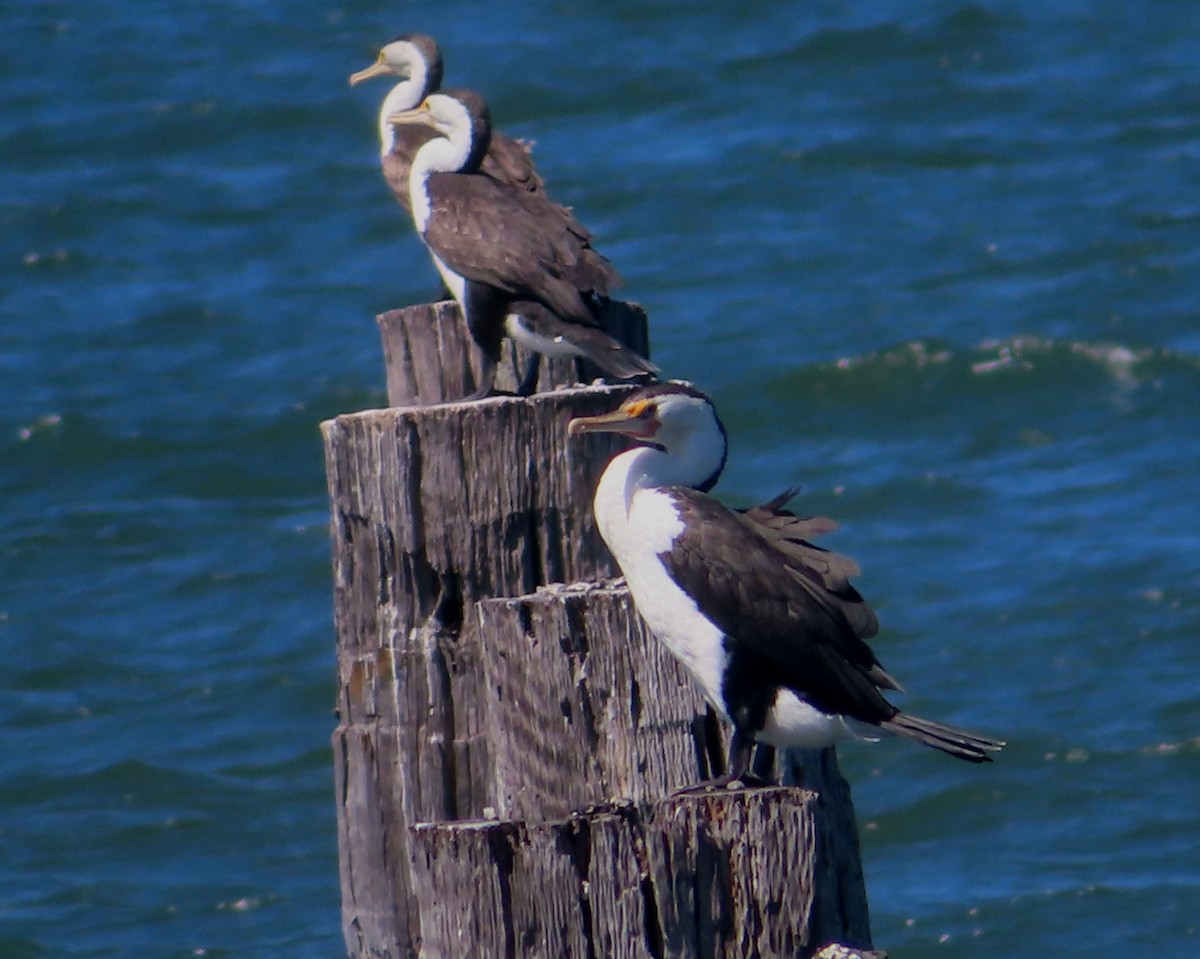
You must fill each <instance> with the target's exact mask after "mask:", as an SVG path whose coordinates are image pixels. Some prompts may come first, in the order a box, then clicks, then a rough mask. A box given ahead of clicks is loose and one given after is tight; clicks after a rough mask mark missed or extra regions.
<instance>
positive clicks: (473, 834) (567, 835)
mask: <svg viewBox="0 0 1200 959" xmlns="http://www.w3.org/2000/svg"><path fill="white" fill-rule="evenodd" d="M639 841H640V840H639V826H638V823H637V821H636V819H634V818H632V817H631V816H629V815H624V816H623V815H619V814H614V813H599V814H587V815H578V816H573V817H570V818H568V819H566V820H562V821H558V822H541V823H528V824H526V823H518V822H511V821H507V822H488V821H483V822H479V821H476V822H459V823H437V824H427V825H418V826H415V827H413V830H412V845H411V848H412V874H413V878H414V882H415V885H416V888H417V889H418V890H419V891H418V901H419V906H420V915H421V951H420V955H421V956H422V957H423V959H434V957H438V959H453V957H463V959H466V957H476V956H489V957H490V956H496V957H514V959H515V957H521V959H526V957H527V959H566V957H579V959H589V957H594V956H606V957H613V959H652V957H653V956H654V953H653V952H651V951H650V950H649V949H648V947H647V945H646V938H645V930H646V909H647V904H648V900H647V898H646V894H645V889H644V888H643V870H642V869H641V867H640V859H639V849H640V847H639V845H638V843H639ZM463 890H470V893H469V894H468V895H464V894H463ZM651 911H652V909H651Z"/></svg>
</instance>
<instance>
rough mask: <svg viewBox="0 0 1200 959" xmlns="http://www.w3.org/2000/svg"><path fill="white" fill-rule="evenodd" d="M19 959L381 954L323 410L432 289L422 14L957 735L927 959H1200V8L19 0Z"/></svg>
mask: <svg viewBox="0 0 1200 959" xmlns="http://www.w3.org/2000/svg"><path fill="white" fill-rule="evenodd" d="M0 24H2V25H3V29H2V30H0V64H2V65H3V66H2V67H0V264H2V273H0V276H2V277H3V282H2V284H0V399H2V400H3V402H2V403H0V496H2V502H3V507H4V508H3V509H2V510H0V656H2V657H3V664H2V669H0V683H2V686H0V689H2V693H0V846H2V847H3V856H2V857H0V863H2V864H0V956H3V957H6V959H7V957H12V959H29V957H100V956H105V957H107V956H130V957H133V956H136V957H139V959H150V957H183V956H198V955H207V956H268V955H271V956H279V955H287V956H290V957H313V959H316V957H321V959H331V957H334V956H337V955H340V954H342V952H343V946H342V942H341V933H340V925H339V918H338V909H339V894H338V880H337V859H336V840H335V834H334V812H333V811H334V803H333V787H332V763H331V757H330V752H329V748H328V741H329V740H328V737H329V733H330V731H331V730H332V728H333V725H334V719H333V716H332V714H331V707H332V703H333V676H334V660H333V634H332V624H331V622H330V606H331V602H330V592H331V586H330V578H329V546H328V540H327V529H326V520H327V512H326V498H325V489H324V476H323V468H322V461H321V446H320V441H319V437H318V433H317V429H316V425H317V423H318V422H319V421H320V420H321V419H323V418H326V417H328V416H331V415H333V414H336V413H339V412H346V411H351V410H355V409H362V408H366V407H371V406H379V405H382V404H383V402H384V393H383V374H382V364H381V358H380V350H379V344H378V337H377V332H376V328H375V324H374V320H373V316H374V314H375V313H377V312H379V311H380V310H383V309H387V308H391V307H394V306H398V305H402V304H405V303H411V302H420V301H424V300H426V299H428V298H429V296H430V295H431V294H432V292H433V290H434V289H435V286H436V284H435V275H434V273H433V271H432V269H431V267H430V266H429V264H428V261H427V259H426V258H425V256H424V254H423V251H422V250H421V248H420V246H419V244H418V242H417V241H416V240H415V239H414V237H413V236H412V233H411V229H410V228H409V227H407V226H406V225H405V223H404V222H403V221H402V220H401V218H400V215H399V214H398V212H397V209H396V207H395V205H394V203H393V202H392V200H391V198H390V196H389V195H388V193H387V190H386V188H385V187H384V186H383V184H382V182H381V180H380V178H379V176H378V171H377V166H376V160H375V152H376V145H375V118H374V115H375V112H376V109H377V106H378V103H379V100H380V99H381V97H382V95H383V93H384V90H385V89H386V85H381V86H372V85H366V86H364V87H357V88H354V89H349V88H348V87H347V86H346V82H345V81H346V77H347V75H348V74H349V73H350V72H352V71H353V70H356V69H358V68H360V67H362V66H364V65H365V64H366V63H368V62H369V61H370V59H371V58H372V57H373V56H374V52H375V50H376V49H377V47H378V46H379V45H380V44H381V43H382V42H383V41H385V40H387V39H389V38H390V37H391V36H393V35H395V34H397V33H399V32H402V31H407V30H426V31H428V32H431V33H433V34H435V35H436V36H437V37H438V38H439V40H440V41H441V42H442V44H443V46H444V50H445V55H446V59H447V77H448V80H450V81H452V82H453V83H455V84H460V85H470V86H475V87H477V88H479V89H481V90H483V91H484V92H485V93H486V94H487V95H488V96H489V98H490V100H491V103H492V109H493V115H494V117H495V118H496V119H497V121H498V123H499V124H500V125H502V126H503V127H504V128H505V129H506V130H507V131H508V132H510V133H512V134H514V135H518V136H524V137H528V138H531V139H534V140H536V141H537V147H536V156H537V159H538V163H539V165H540V168H541V170H542V172H543V174H544V175H545V177H546V179H547V181H548V182H549V183H550V184H551V185H552V187H553V190H554V193H555V195H556V196H557V197H559V198H561V199H562V200H563V201H565V202H568V203H571V204H572V205H573V206H574V207H575V208H576V211H577V212H578V214H579V216H580V218H581V219H582V220H583V221H584V222H585V223H587V224H588V225H589V227H590V228H591V229H592V231H593V232H594V234H595V235H596V242H597V245H598V246H599V248H600V249H602V250H603V251H604V252H606V253H607V254H608V255H609V256H610V257H611V259H612V260H613V261H614V263H615V264H616V265H617V267H618V268H619V269H620V270H621V271H622V272H623V274H624V275H625V277H626V280H627V281H628V289H627V293H628V296H629V297H630V298H631V299H635V300H638V301H640V302H641V303H643V304H645V306H646V307H647V309H648V310H649V312H650V316H651V323H652V335H653V339H654V346H655V357H656V359H657V360H658V362H659V363H660V364H661V365H662V367H663V368H664V369H665V370H666V371H667V372H669V373H670V374H672V375H676V376H686V377H689V378H692V379H694V380H695V381H696V382H697V383H698V384H699V385H700V386H702V387H704V388H705V389H707V390H709V391H710V392H711V393H712V394H713V395H714V396H715V397H716V399H717V401H718V402H719V404H720V406H721V409H722V411H723V413H724V415H725V417H726V421H727V425H728V426H729V429H730V432H731V435H732V439H733V451H732V460H731V467H730V470H729V472H728V473H727V476H726V478H725V480H724V481H723V483H722V487H721V489H722V490H723V492H724V495H725V496H726V497H727V498H728V499H729V500H730V501H732V502H738V503H745V502H748V501H750V500H751V499H754V498H765V497H766V496H769V495H771V494H773V493H775V492H777V491H778V490H779V489H781V488H783V487H784V486H787V485H789V484H792V483H801V484H803V485H804V487H805V491H806V493H805V498H804V500H802V502H803V503H804V504H805V506H806V508H810V509H811V510H812V511H819V512H823V513H827V514H829V515H833V516H835V517H837V518H838V519H839V520H840V521H841V522H842V529H841V530H840V531H839V532H838V533H837V534H835V535H834V537H832V538H831V540H830V542H831V543H832V544H833V545H834V546H836V547H837V548H840V549H843V550H845V551H846V552H849V553H851V554H852V555H854V556H855V557H856V558H857V559H858V560H859V562H860V563H861V565H862V566H863V575H862V576H861V577H860V579H859V585H860V587H861V588H862V589H863V591H864V592H865V593H866V594H867V596H868V597H869V598H870V599H871V600H872V601H873V602H874V603H875V605H876V606H877V608H878V609H879V612H880V615H881V618H882V620H883V623H884V632H883V634H882V635H881V636H880V638H879V640H878V644H877V650H878V652H879V654H880V656H881V658H882V659H883V661H884V662H885V663H886V664H887V666H888V668H889V669H890V670H891V671H892V672H894V673H895V674H896V675H897V676H899V677H901V678H902V679H903V680H904V681H905V683H906V685H907V686H908V687H909V688H910V690H911V691H912V694H911V695H910V696H909V697H908V700H907V702H908V703H909V704H911V706H912V708H913V709H914V710H916V711H920V712H924V713H928V714H931V715H935V716H938V717H939V718H943V719H945V720H948V721H953V722H956V723H959V724H962V725H966V726H970V727H977V728H979V729H981V730H985V731H987V732H992V733H996V734H998V735H1002V736H1004V737H1006V738H1007V739H1008V740H1009V741H1010V746H1009V748H1008V749H1007V750H1006V751H1005V753H1004V754H1003V755H1002V757H1001V758H1000V761H999V762H997V763H996V765H994V766H992V767H988V768H984V769H977V768H972V767H967V766H965V765H962V764H956V763H951V762H948V761H946V760H945V759H944V757H941V756H939V755H936V754H934V753H932V752H931V751H925V750H918V749H916V748H914V747H912V746H908V745H905V744H902V743H885V744H881V745H879V746H874V747H871V746H855V745H851V746H847V747H844V748H843V750H842V762H843V766H844V768H845V769H846V772H847V775H848V777H849V778H850V780H851V782H852V784H853V786H854V789H855V800H856V803H857V808H858V813H859V817H860V821H861V823H862V827H863V839H864V857H865V865H866V870H867V880H868V890H869V893H870V899H871V904H872V910H873V925H874V930H875V937H876V940H877V943H878V944H879V945H880V946H882V947H884V948H886V949H888V950H889V951H890V952H891V954H892V955H893V956H894V957H898V959H918V957H926V956H930V955H940V956H947V957H957V956H963V957H981V959H983V957H995V959H1001V957H1003V959H1011V957H1012V956H1020V955H1030V956H1033V955H1043V954H1047V955H1088V956H1095V957H1112V959H1117V957H1122V959H1125V957H1129V956H1158V955H1170V956H1184V955H1190V954H1193V953H1195V952H1196V951H1197V949H1200V935H1198V933H1197V927H1198V924H1200V802H1198V801H1197V796H1200V686H1198V683H1197V679H1196V677H1197V674H1198V673H1200V644H1198V642H1197V640H1198V638H1200V635H1198V634H1200V507H1198V506H1197V498H1198V496H1197V493H1198V480H1197V477H1198V476H1200V322H1198V320H1200V279H1198V274H1200V86H1198V85H1197V83H1196V62H1197V58H1196V50H1197V46H1196V42H1197V37H1198V36H1200V7H1198V6H1196V5H1194V4H1184V3H1171V2H1166V0H1148V2H1145V3H1141V4H1121V3H1116V2H1102V3H1094V4H1075V3H1065V2H1054V0H1050V2H1040V3H1033V2H1030V0H1023V2H1016V0H1014V2H998V0H984V2H979V3H961V2H940V3H939V2H934V3H926V4H920V5H918V4H903V3H897V2H882V3H859V4H848V3H839V2H821V0H818V2H815V3H814V2H806V3H800V2H795V3H792V2H776V3H747V4H732V3H703V2H692V3H682V2H677V3H657V4H656V3H647V2H637V3H632V2H618V3H609V4H592V5H588V4H571V3H556V4H548V3H540V4H517V3H511V2H498V0H492V2H488V3H468V2H445V3H440V4H436V5H434V4H428V5H420V6H417V5H411V6H409V5H405V6H400V5H396V4H389V5H383V4H374V3H359V4H351V5H342V6H320V5H311V4H309V5H302V4H299V3H295V2H291V3H258V4H252V3H240V2H232V0H208V2H200V3H193V4H174V3H165V2H161V0H144V2H142V3H139V4H125V3H117V2H113V0H97V2H95V3H92V4H89V5H87V6H86V8H85V7H84V6H81V5H79V4H76V3H66V2H45V0H32V2H27V3H22V4H19V5H17V4H12V5H9V7H6V8H5V9H4V11H3V12H2V13H0Z"/></svg>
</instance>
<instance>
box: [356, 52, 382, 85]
mask: <svg viewBox="0 0 1200 959" xmlns="http://www.w3.org/2000/svg"><path fill="white" fill-rule="evenodd" d="M391 72H392V71H391V68H390V67H389V66H388V65H387V60H385V59H384V56H383V54H382V53H381V54H379V58H378V59H377V60H376V61H375V62H374V63H372V64H371V65H370V66H369V67H367V68H366V69H365V70H359V71H358V73H352V74H350V86H356V85H357V84H359V83H362V82H363V81H364V80H370V79H371V78H372V77H382V76H384V75H385V74H388V73H391Z"/></svg>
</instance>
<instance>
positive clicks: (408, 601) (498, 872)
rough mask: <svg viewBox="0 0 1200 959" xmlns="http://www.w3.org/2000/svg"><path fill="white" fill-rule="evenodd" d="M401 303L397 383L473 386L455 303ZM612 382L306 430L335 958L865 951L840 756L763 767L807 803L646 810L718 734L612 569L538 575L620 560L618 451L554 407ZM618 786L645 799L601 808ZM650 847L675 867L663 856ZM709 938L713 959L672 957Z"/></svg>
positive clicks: (596, 398) (638, 957) (720, 799)
mask: <svg viewBox="0 0 1200 959" xmlns="http://www.w3.org/2000/svg"><path fill="white" fill-rule="evenodd" d="M400 313H401V314H403V315H402V316H399V317H394V320H395V326H394V328H392V329H391V330H390V332H389V329H387V328H385V329H384V342H385V349H390V350H391V351H392V352H391V353H390V354H389V359H388V368H389V393H390V394H394V395H395V396H402V397H406V398H407V399H406V400H405V402H431V401H434V400H437V399H440V398H441V397H443V396H447V395H450V396H458V395H462V394H463V393H466V392H468V391H469V390H470V389H472V388H473V381H472V380H471V374H470V363H471V354H472V350H473V347H471V345H470V344H469V342H467V340H466V339H465V329H462V328H460V327H461V318H460V317H459V316H458V311H457V308H455V307H453V305H447V304H435V305H432V306H428V307H418V308H412V309H410V310H406V311H400ZM624 315H626V316H627V317H629V316H633V314H629V313H626V314H624ZM630 322H631V323H632V326H631V327H630V330H632V331H633V334H637V331H638V330H639V329H640V335H641V336H642V337H643V339H642V340H641V341H640V342H639V341H638V340H637V338H636V335H631V337H630V338H628V339H625V342H626V343H628V345H630V346H632V347H633V348H635V349H638V350H640V351H642V352H644V351H645V346H646V344H645V341H644V337H645V319H644V315H642V316H640V319H639V318H638V317H634V319H633V320H631V321H630ZM639 323H640V326H639V325H638V324H639ZM456 324H457V327H458V328H456ZM381 327H386V324H385V323H384V322H383V319H382V318H381ZM389 343H390V344H391V346H390V347H389V346H388V344H389ZM456 351H457V352H456ZM566 365H568V366H570V365H571V364H566ZM396 371H399V372H396ZM455 371H457V372H455ZM393 374H395V376H396V378H397V382H399V383H400V385H399V386H395V385H394V384H393V383H392V379H393ZM455 376H457V377H458V378H457V379H454V377H455ZM571 379H573V370H569V371H567V372H565V373H564V374H563V377H562V380H561V381H564V382H565V381H569V380H571ZM552 381H553V378H552ZM544 382H545V381H544ZM460 387H461V389H460ZM632 389H633V388H632V387H593V388H586V389H576V390H569V391H558V392H549V393H539V394H537V395H535V396H534V397H532V398H529V399H527V400H522V399H511V398H496V399H491V400H486V401H483V402H479V403H449V404H443V405H435V406H423V407H406V408H389V409H386V410H373V411H365V412H362V413H355V414H349V415H346V416H340V417H337V418H336V419H334V420H330V421H328V422H327V423H324V424H322V432H323V436H324V441H325V461H326V472H327V478H328V483H329V491H330V499H331V534H332V540H333V569H334V610H335V622H336V636H337V660H338V680H339V687H338V704H337V705H338V716H339V723H338V728H337V729H336V731H335V732H334V734H333V750H334V758H335V782H336V786H337V802H338V834H339V850H340V852H339V867H340V871H341V884H342V897H343V926H344V932H345V938H346V943H347V948H348V950H349V952H350V954H351V956H353V957H355V959H358V957H388V959H434V957H438V959H440V957H442V956H447V957H452V956H457V955H461V956H471V957H472V959H474V957H476V956H486V957H491V956H501V957H508V956H512V957H523V956H547V957H549V956H556V957H557V956H573V955H578V956H581V957H588V959H592V957H600V956H612V957H617V959H624V957H629V959H662V957H665V956H673V955H689V956H691V955H695V956H701V955H713V956H716V955H734V954H735V953H734V952H732V951H730V950H732V949H733V948H734V943H739V942H740V943H742V944H745V943H751V944H752V945H753V947H754V948H756V949H759V951H760V952H759V954H761V955H763V956H767V955H773V954H776V953H771V952H769V951H768V950H769V949H775V948H785V947H788V946H789V945H795V944H797V943H800V944H802V945H801V947H799V949H798V951H796V952H793V953H791V955H799V956H804V955H807V954H808V952H807V951H806V950H810V946H811V945H812V944H816V943H820V942H822V941H831V940H836V941H839V942H848V943H851V944H858V943H861V944H863V945H864V946H866V945H869V943H870V938H869V927H868V923H867V917H866V897H865V892H864V891H863V888H862V870H861V865H860V862H859V858H858V840H857V833H856V831H855V824H854V814H853V807H852V806H851V804H850V798H849V788H848V787H847V786H846V784H845V781H844V780H843V779H842V778H841V776H840V773H839V772H838V771H837V765H836V758H835V757H834V756H833V753H832V751H829V752H828V753H826V754H821V755H817V756H812V757H805V756H804V754H794V755H792V756H789V757H785V758H784V759H783V760H781V763H780V765H781V767H782V768H783V769H785V770H786V771H787V772H788V774H789V775H791V776H793V777H795V776H797V775H798V776H800V777H801V780H802V782H803V784H804V785H805V787H806V789H811V790H816V791H817V795H816V796H815V797H814V796H813V795H812V794H811V793H810V792H806V791H795V790H782V791H781V790H767V791H751V792H750V793H746V794H731V795H719V796H711V795H709V796H702V797H679V798H678V799H671V800H667V801H665V802H664V803H661V804H660V805H658V806H657V807H654V808H653V812H652V813H650V814H645V810H646V809H647V808H648V806H650V805H651V804H653V803H656V802H657V801H658V800H660V798H661V797H662V796H663V795H664V794H666V793H668V792H670V791H671V790H673V789H675V788H676V787H678V786H682V785H686V784H690V783H694V782H696V781H698V780H700V779H703V778H706V777H708V776H710V775H712V774H714V773H716V772H718V771H719V770H720V768H721V767H722V766H723V762H724V741H725V737H726V735H727V732H726V730H724V729H723V728H722V726H721V724H720V723H719V722H717V720H716V719H715V717H714V716H712V715H711V714H710V713H709V711H708V710H707V707H706V706H705V705H704V703H703V701H702V699H701V698H700V697H699V695H698V693H697V691H696V689H695V687H694V685H693V684H692V683H691V682H690V681H689V680H688V679H687V677H686V676H685V675H684V674H683V672H682V671H681V669H680V667H679V666H678V664H677V663H676V662H675V661H674V660H673V659H672V658H671V657H670V655H669V654H668V653H667V652H666V651H665V649H664V648H663V647H662V646H661V645H660V644H659V643H657V641H655V640H654V639H653V637H651V636H649V635H648V634H647V633H646V631H645V627H644V625H643V624H642V622H641V619H640V617H638V616H637V615H636V613H635V612H634V611H633V609H632V607H631V605H630V602H629V598H628V595H627V593H626V591H625V590H624V588H623V587H618V586H614V585H612V584H607V585H595V584H594V583H593V584H591V585H584V586H578V587H564V586H561V585H558V586H554V587H551V588H547V584H552V583H559V584H561V583H563V582H568V583H578V582H587V581H607V580H608V578H609V577H611V576H612V575H613V574H614V573H615V572H616V569H615V565H614V563H613V561H612V559H611V557H610V556H609V554H608V551H607V549H606V548H605V547H604V545H603V543H602V541H601V540H600V537H599V536H598V534H597V532H596V530H595V525H594V519H593V516H592V510H591V498H592V494H593V491H594V488H595V483H596V480H597V478H598V477H599V475H600V473H601V471H602V470H603V468H604V466H605V464H606V463H607V461H608V460H609V458H610V457H611V456H612V455H613V454H614V453H615V452H616V451H617V449H619V448H620V447H621V446H622V441H621V440H620V439H619V438H618V437H599V436H597V437H591V438H589V441H588V442H586V443H578V444H576V443H572V442H570V441H569V440H568V437H567V432H566V425H567V422H568V421H569V419H570V418H572V417H573V416H582V415H592V414H596V413H600V412H606V411H609V410H611V409H613V408H615V407H616V406H617V405H618V404H619V402H620V401H621V399H622V398H623V397H624V396H626V395H628V393H629V392H630V391H631V390H632ZM615 797H632V798H633V799H635V800H637V801H638V803H639V804H640V805H636V806H635V805H631V804H628V803H625V804H620V805H614V804H612V803H608V802H606V801H607V800H610V799H613V798H615ZM592 803H600V805H599V807H598V808H593V809H591V810H590V811H587V812H583V813H581V812H578V810H579V809H581V808H583V807H586V806H588V805H589V804H592ZM671 810H674V811H673V812H672V811H671ZM484 816H489V817H497V816H499V817H503V819H502V821H497V820H496V819H495V818H490V819H485V820H483V821H479V820H480V817H484ZM739 830H741V841H740V845H739V841H738V837H737V834H738V831H739ZM749 847H755V848H749ZM771 849H782V850H784V851H785V852H786V853H787V855H788V857H789V858H788V860H787V861H788V862H791V863H792V864H793V865H792V867H791V868H789V869H788V870H786V872H787V875H786V876H783V877H781V876H779V875H778V868H777V867H776V866H775V865H773V863H774V862H775V860H769V859H764V858H763V856H764V855H766V854H767V852H766V851H769V850H771ZM667 852H670V859H669V863H679V864H685V863H687V862H690V861H693V860H694V866H692V867H687V868H685V869H683V871H679V870H675V871H672V869H671V868H669V863H668V860H667V859H666V858H664V857H665V856H666V855H667ZM656 857H657V858H656ZM689 857H691V858H690V859H689ZM722 863H724V865H722ZM746 869H749V870H750V872H751V875H742V874H741V873H738V872H737V870H746ZM781 878H783V879H787V880H788V881H794V882H799V883H800V884H801V885H800V886H795V885H792V886H786V887H785V886H779V885H778V882H777V881H778V880H779V879H781ZM772 883H775V884H774V885H772ZM689 884H690V885H689ZM805 884H807V885H805ZM801 887H802V888H801ZM685 889H690V890H691V893H690V895H691V902H692V903H693V905H692V906H691V907H687V901H686V897H684V898H680V897H681V896H683V890H685ZM755 897H757V899H755ZM830 897H833V898H830ZM758 900H761V902H760V901H758ZM806 904H807V905H806ZM688 908H690V909H691V911H690V912H689V911H688ZM780 917H782V918H780ZM689 944H690V945H689ZM701 946H703V947H704V948H709V949H711V950H717V949H725V950H726V951H725V952H717V951H710V952H708V953H705V952H702V951H701V952H694V951H693V952H688V951H686V950H687V949H699V948H701ZM676 949H682V950H684V951H682V952H680V951H673V950H676ZM746 954H747V955H750V954H752V953H746ZM778 954H780V955H782V954H784V953H778Z"/></svg>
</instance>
